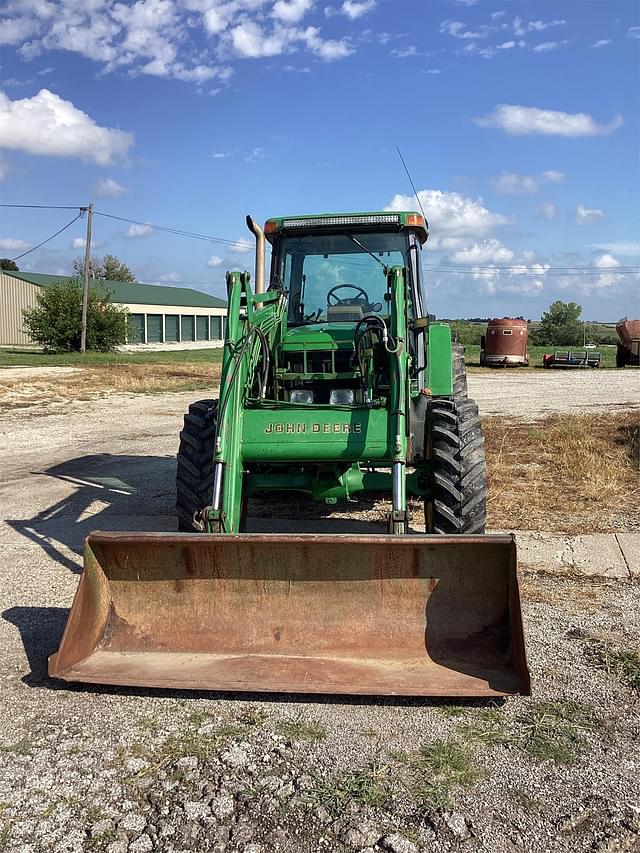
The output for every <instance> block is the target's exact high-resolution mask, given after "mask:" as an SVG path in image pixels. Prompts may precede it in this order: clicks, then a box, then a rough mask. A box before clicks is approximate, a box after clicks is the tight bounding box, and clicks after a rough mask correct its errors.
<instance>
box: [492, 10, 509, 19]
mask: <svg viewBox="0 0 640 853" xmlns="http://www.w3.org/2000/svg"><path fill="white" fill-rule="evenodd" d="M506 14H507V13H506V12H505V11H502V12H492V13H491V20H492V21H499V20H500V18H504V16H505V15H506Z"/></svg>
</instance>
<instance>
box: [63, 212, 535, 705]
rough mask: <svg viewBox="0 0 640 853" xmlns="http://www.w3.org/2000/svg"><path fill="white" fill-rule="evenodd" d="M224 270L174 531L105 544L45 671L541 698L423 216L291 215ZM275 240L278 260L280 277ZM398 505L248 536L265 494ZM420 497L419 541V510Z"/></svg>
mask: <svg viewBox="0 0 640 853" xmlns="http://www.w3.org/2000/svg"><path fill="white" fill-rule="evenodd" d="M247 224H248V226H249V228H250V229H251V231H252V232H253V233H254V235H255V237H256V264H255V270H256V271H255V289H254V288H252V284H251V279H250V276H249V273H247V272H230V273H228V274H227V288H228V319H227V328H226V338H225V344H224V352H223V359H222V375H221V380H220V390H219V396H218V399H216V400H214V399H207V400H202V401H200V402H197V403H194V404H193V405H192V406H190V408H189V412H188V413H187V415H186V416H185V419H184V428H183V430H182V432H181V435H180V448H179V453H178V468H177V510H178V519H179V521H178V523H179V530H180V532H179V533H177V534H176V533H100V532H94V533H92V534H91V535H90V536H89V537H88V540H87V543H86V548H85V568H84V572H83V574H82V578H81V581H80V586H79V589H78V593H77V597H76V602H75V603H74V606H73V608H72V612H71V616H70V618H69V624H68V626H67V630H66V632H65V636H64V638H63V642H62V645H61V647H60V650H59V652H58V654H57V655H55V656H53V657H52V659H51V661H50V666H49V671H50V673H51V674H52V675H54V676H57V677H60V678H65V679H67V680H71V681H97V682H107V683H113V684H127V685H129V684H133V685H142V686H147V685H150V686H161V687H179V688H197V689H216V690H221V689H222V690H234V691H236V690H265V691H285V692H286V691H294V692H308V693H361V694H403V695H422V696H426V695H445V696H496V695H503V694H507V693H517V692H520V693H528V691H529V675H528V671H527V664H526V657H525V651H524V640H523V633H522V622H521V616H520V603H519V595H518V582H517V576H516V550H515V544H514V540H513V537H512V536H489V535H485V534H484V526H485V515H486V485H485V458H484V441H483V437H482V431H481V426H480V420H479V417H478V409H477V406H476V404H475V403H474V402H473V400H471V399H470V398H469V397H468V395H467V383H466V378H465V369H464V357H463V353H462V349H461V348H460V347H458V346H457V345H455V344H453V343H452V339H451V331H450V328H449V326H448V325H446V324H444V323H438V322H436V321H435V320H433V319H432V318H430V317H429V315H428V314H427V309H426V305H425V293H424V282H423V271H422V260H421V251H422V247H423V245H424V244H425V243H426V241H427V237H428V229H427V223H426V222H425V220H424V217H423V216H421V215H420V214H418V213H414V212H380V213H353V214H326V215H313V216H286V217H281V218H275V219H269V220H268V221H267V223H266V225H265V227H264V231H263V230H262V228H260V227H259V226H258V225H257V224H256V223H255V222H254V221H253V220H252V219H251V218H250V217H247ZM265 240H266V241H268V242H269V244H270V248H271V265H270V270H269V273H268V276H267V277H266V281H265V275H264V269H265V245H266V243H265ZM283 492H291V493H295V492H303V493H305V494H307V495H310V496H311V497H312V498H314V499H316V500H318V501H324V502H328V503H335V502H337V501H348V500H350V499H353V497H354V496H357V495H358V494H360V493H364V492H366V493H377V494H378V495H381V496H383V497H384V496H386V497H387V498H388V503H389V506H390V509H389V512H388V517H387V528H386V529H387V532H386V533H381V534H368V535H362V534H356V533H353V534H351V533H350V534H337V533H333V532H329V533H324V534H315V533H311V532H306V533H279V534H275V533H271V534H268V533H266V534H265V533H255V532H254V533H251V532H246V523H247V504H248V500H249V498H250V497H251V496H253V495H263V496H264V495H267V496H268V495H269V494H272V495H273V494H275V493H277V494H278V495H282V493H283ZM409 495H412V496H415V497H416V498H418V499H420V500H422V501H424V517H425V529H424V532H422V531H417V530H416V529H415V526H412V520H411V518H410V513H409V505H408V501H407V498H408V496H409Z"/></svg>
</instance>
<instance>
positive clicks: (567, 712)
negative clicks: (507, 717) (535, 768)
mask: <svg viewBox="0 0 640 853" xmlns="http://www.w3.org/2000/svg"><path fill="white" fill-rule="evenodd" d="M596 727H597V718H596V717H595V716H594V714H593V713H592V712H591V711H590V710H589V709H588V708H585V707H584V706H583V705H579V704H578V703H577V702H532V703H531V704H530V705H529V707H528V708H527V710H526V711H525V712H524V713H523V714H521V715H520V716H519V717H518V718H517V719H516V721H515V729H516V736H515V743H516V745H517V746H518V747H519V748H520V749H522V750H523V751H524V752H526V753H528V754H529V755H530V756H531V757H532V758H534V759H535V760H536V761H548V760H550V761H554V762H555V763H556V764H573V763H575V762H576V761H577V760H578V759H579V758H580V757H581V756H582V754H583V753H584V750H585V746H586V744H585V739H584V735H585V733H586V732H587V731H591V730H593V729H595V728H596Z"/></svg>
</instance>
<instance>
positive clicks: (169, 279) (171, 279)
mask: <svg viewBox="0 0 640 853" xmlns="http://www.w3.org/2000/svg"><path fill="white" fill-rule="evenodd" d="M183 278H184V276H183V275H182V273H179V272H165V273H163V274H162V275H160V276H158V281H162V282H166V283H168V284H176V283H177V282H179V281H182V279H183Z"/></svg>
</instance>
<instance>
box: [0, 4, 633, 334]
mask: <svg viewBox="0 0 640 853" xmlns="http://www.w3.org/2000/svg"><path fill="white" fill-rule="evenodd" d="M639 37H640V20H639V13H638V4H637V3H636V2H627V0H623V2H615V0H597V2H578V0H573V2H519V0H510V2H498V0H496V2H493V0H491V2H489V0H475V1H474V0H412V2H405V0H377V2H376V0H324V2H323V1H322V0H138V2H136V3H124V2H114V0H8V2H6V0H5V2H4V3H3V6H2V11H0V43H2V45H3V46H2V60H1V61H2V68H1V80H0V195H1V200H2V201H3V202H4V203H17V204H43V205H69V206H75V205H86V204H88V203H89V202H93V203H94V204H95V206H96V210H97V211H99V212H102V213H107V214H112V215H115V216H120V217H123V218H126V219H132V220H137V221H140V222H142V223H151V224H159V225H166V226H172V227H176V228H179V229H183V230H187V231H192V232H197V233H201V234H207V235H214V236H218V237H222V238H225V239H226V240H227V241H231V242H226V243H217V242H207V241H200V240H195V239H187V238H184V237H178V236H174V235H169V234H166V233H163V232H159V231H155V230H153V229H152V228H150V227H148V226H147V225H137V226H130V224H129V223H125V222H120V221H117V220H112V219H108V218H106V217H104V216H99V215H97V216H96V217H95V237H96V248H95V254H98V255H102V254H105V253H112V254H115V255H117V256H118V257H120V258H121V259H122V260H124V261H125V262H126V263H128V264H129V266H130V267H131V268H132V269H133V270H134V272H135V273H136V274H137V276H138V278H139V279H140V280H141V281H145V282H164V283H170V284H175V285H176V286H180V285H187V284H188V285H189V286H194V287H197V288H198V289H201V290H205V291H208V292H211V293H214V294H216V295H223V294H224V283H223V282H224V271H225V270H226V269H229V268H245V267H247V268H250V267H251V266H252V256H251V254H250V251H249V249H250V235H249V234H248V232H246V229H245V226H244V217H245V214H246V213H251V214H252V215H253V216H254V217H256V218H258V219H260V220H264V219H266V218H268V217H269V216H274V215H283V214H284V215H288V214H296V213H312V212H325V211H333V210H335V211H342V210H345V211H346V210H375V209H383V208H387V207H392V208H393V207H396V208H406V207H409V208H411V209H415V208H416V201H415V197H413V193H412V190H411V187H410V184H409V182H408V180H407V177H406V175H405V173H404V170H403V167H402V164H401V162H400V160H399V158H398V155H397V153H396V145H399V146H400V147H401V149H402V152H403V154H404V157H405V159H406V160H407V163H408V165H409V167H410V169H411V172H412V176H413V179H414V182H415V184H416V187H417V189H418V191H419V195H420V199H421V201H422V204H423V206H424V208H425V212H426V214H427V217H428V219H429V220H430V223H431V237H430V240H429V243H428V248H427V250H426V251H425V253H424V262H425V267H426V269H427V283H428V287H429V304H430V310H431V311H433V312H435V313H437V314H438V315H439V316H448V317H454V316H502V315H506V314H513V315H520V314H522V315H524V316H527V317H534V318H535V317H539V316H540V313H541V312H542V311H543V310H544V309H545V308H546V307H547V306H548V305H549V304H550V302H552V301H553V300H554V299H558V298H560V299H564V300H575V301H578V302H580V303H581V304H582V305H583V306H584V316H585V317H586V318H587V319H602V320H615V319H617V318H618V317H620V316H622V315H623V314H628V315H634V316H639V315H640V278H639V276H638V274H637V272H635V270H638V268H639V267H640V154H639V152H640V134H639V128H638V118H639V117H638V111H639V110H638V107H639V104H640V98H639V85H638V81H639V79H640V75H639V71H640V65H639V47H640V40H639ZM73 216H74V212H73V211H65V210H58V211H44V210H15V209H8V208H3V209H0V256H8V257H15V256H16V255H18V254H20V253H21V252H24V251H26V250H27V249H29V248H30V247H31V246H33V245H35V244H36V243H38V242H40V240H43V239H44V238H46V237H47V236H49V235H50V234H52V233H53V232H54V231H56V230H57V229H58V228H60V227H62V226H63V225H64V224H65V223H66V222H67V221H69V219H71V218H72V217H73ZM83 236H84V223H83V222H82V221H78V222H76V223H75V224H74V225H73V226H71V228H69V229H68V230H66V231H65V232H64V233H62V234H61V235H60V236H59V237H57V238H56V239H55V240H53V241H51V242H50V243H48V244H47V245H46V246H44V247H43V248H42V249H38V250H36V251H34V252H32V253H30V254H28V255H26V256H25V257H24V258H23V259H21V260H19V261H18V264H19V265H20V267H21V269H29V270H35V271H38V272H50V273H62V274H64V273H66V272H68V271H71V268H72V262H73V259H74V257H77V256H78V255H80V254H82V252H83V247H82V239H83ZM234 241H236V243H237V244H236V245H234Z"/></svg>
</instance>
